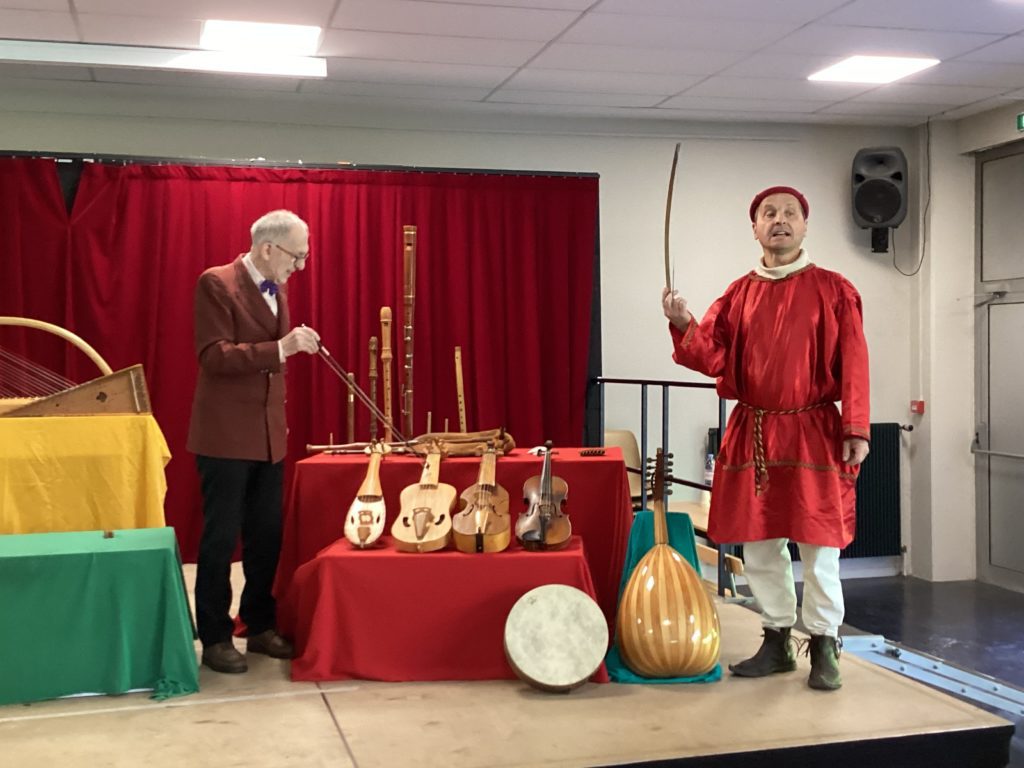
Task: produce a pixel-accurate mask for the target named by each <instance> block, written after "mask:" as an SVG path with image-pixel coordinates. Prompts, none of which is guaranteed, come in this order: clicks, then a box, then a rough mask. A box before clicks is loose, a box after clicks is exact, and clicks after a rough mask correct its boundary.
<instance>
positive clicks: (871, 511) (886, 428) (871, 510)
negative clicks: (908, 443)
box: [841, 424, 902, 557]
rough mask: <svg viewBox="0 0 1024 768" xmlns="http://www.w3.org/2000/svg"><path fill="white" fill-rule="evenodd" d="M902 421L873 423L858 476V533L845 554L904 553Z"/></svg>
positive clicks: (863, 555) (869, 555)
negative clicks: (869, 446)
mask: <svg viewBox="0 0 1024 768" xmlns="http://www.w3.org/2000/svg"><path fill="white" fill-rule="evenodd" d="M900 433H901V430H900V425H899V424H872V425H871V453H869V454H868V457H867V458H866V459H865V460H864V464H863V465H862V466H861V468H860V477H859V478H857V534H856V535H855V536H854V538H853V542H852V543H851V544H850V546H848V547H847V548H846V549H844V550H843V552H842V555H841V557H886V556H889V555H898V554H900V548H901V546H902V542H901V540H900Z"/></svg>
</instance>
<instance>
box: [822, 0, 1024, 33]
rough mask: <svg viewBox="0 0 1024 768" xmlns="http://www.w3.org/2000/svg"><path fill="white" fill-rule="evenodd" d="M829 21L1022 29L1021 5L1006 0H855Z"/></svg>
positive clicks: (951, 28) (1023, 8)
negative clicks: (951, 0)
mask: <svg viewBox="0 0 1024 768" xmlns="http://www.w3.org/2000/svg"><path fill="white" fill-rule="evenodd" d="M828 23H829V24H850V25H859V26H865V27H879V26H886V27H893V28H901V29H931V30H941V31H947V32H997V33H999V34H1004V35H1009V34H1013V33H1015V32H1020V31H1021V30H1024V4H1022V3H1020V2H1011V1H1008V0H954V1H953V2H948V1H947V2H936V0H896V2H894V1H893V0H856V2H853V3H850V4H848V5H846V6H844V7H843V8H840V9H839V10H837V11H835V12H833V13H832V14H831V15H830V16H829V17H828Z"/></svg>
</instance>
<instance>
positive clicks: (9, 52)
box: [0, 40, 327, 77]
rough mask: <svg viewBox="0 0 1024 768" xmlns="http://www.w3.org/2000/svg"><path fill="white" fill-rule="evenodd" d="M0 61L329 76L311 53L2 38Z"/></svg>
mask: <svg viewBox="0 0 1024 768" xmlns="http://www.w3.org/2000/svg"><path fill="white" fill-rule="evenodd" d="M0 61H31V62H35V63H39V64H77V65H80V66H86V67H128V68H131V69H172V70H192V71H201V72H232V73H236V74H244V75H279V76H284V77H327V60H326V59H321V58H313V57H310V56H279V55H274V54H267V53H265V52H262V51H258V52H257V51H250V52H249V53H244V54H240V53H229V52H224V51H191V50H187V49H181V48H139V47H133V46H127V45H89V44H86V43H43V42H35V41H29V40H0Z"/></svg>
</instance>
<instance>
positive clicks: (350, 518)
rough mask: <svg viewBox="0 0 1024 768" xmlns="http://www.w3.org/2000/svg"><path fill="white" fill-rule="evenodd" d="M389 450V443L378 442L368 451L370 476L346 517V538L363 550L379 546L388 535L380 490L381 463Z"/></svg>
mask: <svg viewBox="0 0 1024 768" xmlns="http://www.w3.org/2000/svg"><path fill="white" fill-rule="evenodd" d="M388 450H390V448H389V447H388V446H387V445H386V444H385V443H374V444H373V445H371V446H370V447H369V448H367V451H368V452H369V454H370V464H369V466H367V468H366V477H364V478H363V484H362V485H360V486H359V492H358V493H357V494H356V498H355V500H354V501H353V502H352V504H351V506H350V507H349V508H348V514H346V515H345V538H346V539H348V540H349V541H350V542H351V543H352V545H353V546H356V547H359V549H366V548H367V547H370V546H372V545H374V544H376V543H377V540H378V539H379V538H380V537H381V534H382V533H384V520H385V517H386V510H385V508H384V492H383V491H382V490H381V487H380V462H381V459H383V458H384V454H385V452H387V451H388Z"/></svg>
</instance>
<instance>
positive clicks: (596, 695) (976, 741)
mask: <svg viewBox="0 0 1024 768" xmlns="http://www.w3.org/2000/svg"><path fill="white" fill-rule="evenodd" d="M720 615H721V619H722V637H723V642H722V650H723V655H722V661H723V663H728V662H730V661H736V660H739V659H741V658H744V657H746V656H748V655H749V654H751V653H752V652H753V651H754V650H755V649H756V648H757V646H758V644H759V642H760V623H759V620H758V617H757V616H756V615H755V614H754V613H752V612H751V611H748V610H746V609H744V608H742V607H739V606H736V605H723V606H721V611H720ZM386 631H387V627H385V626H382V627H381V632H386ZM466 642H472V638H471V637H467V638H466ZM238 646H239V647H240V648H243V647H244V645H243V644H242V643H238ZM451 650H452V653H455V654H457V653H458V648H452V649H451ZM249 664H250V669H249V672H248V673H247V674H245V675H219V674H216V673H214V672H211V671H210V670H208V669H205V668H203V670H202V673H201V679H200V685H201V691H200V692H199V693H198V694H195V695H192V696H186V697H183V698H180V699H171V700H168V701H165V702H152V701H149V700H148V699H146V698H145V694H132V695H126V696H119V697H90V698H85V699H81V698H80V699H65V700H59V701H50V702H41V703H39V704H33V705H31V706H23V705H12V706H6V707H0V743H3V745H4V755H5V757H4V764H5V765H11V766H35V765H58V764H64V763H66V762H67V761H68V760H71V759H72V756H73V760H74V762H76V763H77V764H80V765H89V766H134V765H146V766H147V767H148V768H161V767H162V766H180V765H189V766H191V767H192V768H197V767H198V766H207V765H209V766H221V765H227V764H230V765H245V766H247V768H258V767H259V766H299V767H306V766H316V767H318V768H320V767H322V766H358V768H377V767H380V768H383V767H385V766H386V767H387V768H396V767H397V768H405V767H406V766H408V767H409V768H425V767H427V766H438V767H441V766H443V767H444V768H460V767H468V766H502V767H508V768H511V767H512V766H558V767H559V768H568V767H570V766H613V765H614V766H618V765H654V766H669V765H672V766H700V767H701V768H723V767H728V768H734V767H738V766H743V768H761V767H762V766H786V767H787V768H791V767H793V766H799V767H800V768H813V767H815V766H827V768H840V767H841V766H861V767H867V768H900V767H901V766H914V767H915V768H916V767H917V766H921V768H947V767H948V768H995V767H996V766H1003V765H1005V763H1006V760H1007V753H1008V745H1009V741H1010V737H1011V734H1012V731H1013V726H1012V725H1011V724H1010V723H1009V722H1007V721H1004V720H1002V719H1000V718H998V717H996V716H994V715H991V714H988V713H986V712H984V711H983V710H981V709H978V708H976V707H974V706H972V705H969V704H966V703H963V702H961V701H958V700H956V699H954V698H952V697H950V696H948V695H946V694H944V693H940V692H937V691H934V690H932V689H930V688H927V687H926V686H924V685H921V684H919V683H916V682H913V681H911V680H909V679H907V678H904V677H902V676H900V675H897V674H895V673H893V672H889V671H886V670H884V669H882V668H880V667H876V666H874V665H871V664H869V663H868V662H865V661H862V660H860V659H857V658H855V657H854V656H852V655H850V654H845V655H844V656H843V658H842V670H843V676H844V680H845V685H844V687H843V688H842V690H840V691H837V692H832V693H828V692H821V691H813V690H811V689H810V688H808V687H807V684H806V678H807V673H808V669H809V662H808V660H807V659H806V658H805V657H801V658H800V667H799V669H798V670H797V671H796V672H793V673H789V674H783V675H774V676H772V677H770V678H764V679H760V680H749V679H739V678H734V677H731V676H729V675H728V673H727V674H726V675H725V677H724V678H723V680H722V681H721V682H718V683H713V684H709V685H619V684H614V683H612V684H606V685H597V684H591V683H588V684H587V685H585V686H583V687H582V688H579V689H577V690H575V691H572V692H570V693H568V694H547V693H542V692H540V691H536V690H534V689H532V688H530V687H528V686H527V685H525V684H523V683H520V682H518V681H512V680H506V681H493V682H457V683H456V682H450V683H449V682H433V683H376V682H366V681H358V680H355V681H353V680H350V681H337V682H330V683H295V682H292V681H291V680H290V679H289V678H288V662H283V661H277V660H275V659H270V658H267V657H259V656H251V657H250V660H249ZM200 745H202V746H200Z"/></svg>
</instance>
